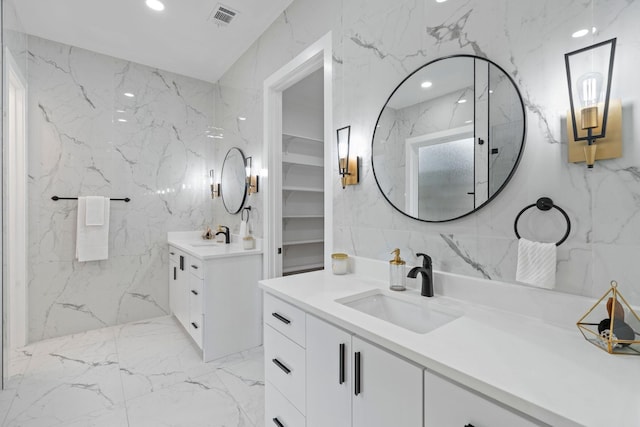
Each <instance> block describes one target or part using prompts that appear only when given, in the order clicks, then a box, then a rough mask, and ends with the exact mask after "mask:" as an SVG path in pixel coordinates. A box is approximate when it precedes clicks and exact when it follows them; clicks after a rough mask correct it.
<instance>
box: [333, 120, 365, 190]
mask: <svg viewBox="0 0 640 427" xmlns="http://www.w3.org/2000/svg"><path fill="white" fill-rule="evenodd" d="M336 139H337V142H338V173H339V174H340V177H341V181H342V188H343V189H344V188H346V186H347V185H356V184H358V183H359V182H360V167H359V165H360V157H358V156H354V155H353V153H351V126H345V127H343V128H340V129H338V130H337V131H336Z"/></svg>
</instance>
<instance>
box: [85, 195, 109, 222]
mask: <svg viewBox="0 0 640 427" xmlns="http://www.w3.org/2000/svg"><path fill="white" fill-rule="evenodd" d="M86 199H87V212H86V215H85V225H104V204H105V200H109V199H107V198H106V197H102V196H89V197H86Z"/></svg>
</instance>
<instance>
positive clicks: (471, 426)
mask: <svg viewBox="0 0 640 427" xmlns="http://www.w3.org/2000/svg"><path fill="white" fill-rule="evenodd" d="M464 427H473V424H467V425H465V426H464Z"/></svg>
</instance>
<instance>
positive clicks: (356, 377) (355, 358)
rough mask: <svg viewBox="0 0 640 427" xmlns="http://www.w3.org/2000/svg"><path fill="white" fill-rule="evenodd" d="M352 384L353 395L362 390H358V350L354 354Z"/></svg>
mask: <svg viewBox="0 0 640 427" xmlns="http://www.w3.org/2000/svg"><path fill="white" fill-rule="evenodd" d="M354 364H355V366H354V368H353V371H354V377H355V378H354V385H353V392H354V393H355V395H356V396H357V395H359V394H360V393H361V392H362V390H360V352H359V351H356V352H355V354H354Z"/></svg>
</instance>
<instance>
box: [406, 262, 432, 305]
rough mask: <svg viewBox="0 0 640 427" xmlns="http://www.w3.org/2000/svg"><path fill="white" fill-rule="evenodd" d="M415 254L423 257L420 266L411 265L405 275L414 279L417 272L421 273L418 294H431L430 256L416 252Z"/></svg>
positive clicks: (427, 295)
mask: <svg viewBox="0 0 640 427" xmlns="http://www.w3.org/2000/svg"><path fill="white" fill-rule="evenodd" d="M416 256H419V257H421V256H422V257H424V259H423V260H422V267H413V268H412V269H411V270H410V271H409V274H407V277H410V278H412V279H415V278H416V277H417V276H418V273H420V274H422V290H421V291H420V295H422V296H423V297H432V296H433V269H432V268H431V257H430V256H429V255H427V254H416Z"/></svg>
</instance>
